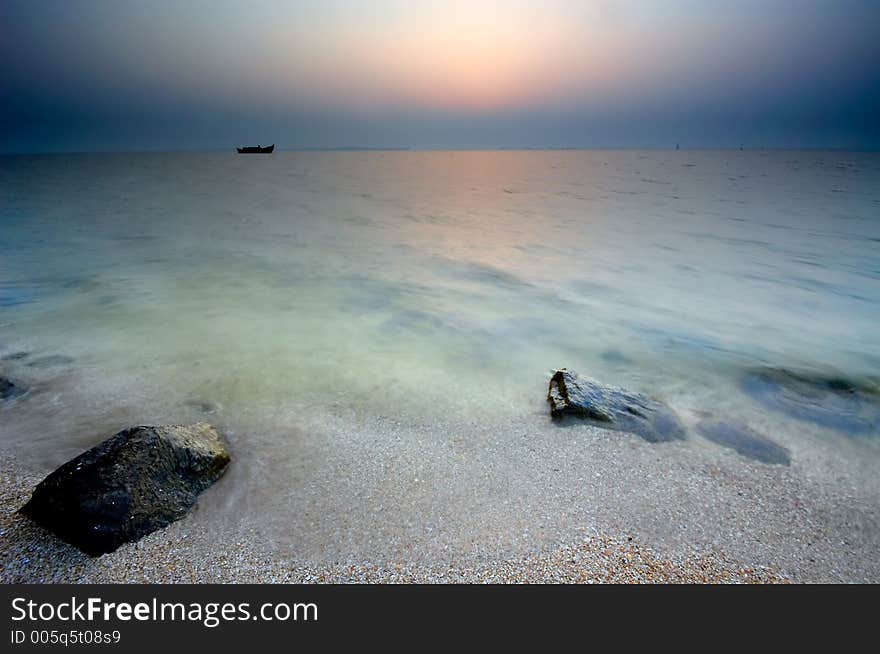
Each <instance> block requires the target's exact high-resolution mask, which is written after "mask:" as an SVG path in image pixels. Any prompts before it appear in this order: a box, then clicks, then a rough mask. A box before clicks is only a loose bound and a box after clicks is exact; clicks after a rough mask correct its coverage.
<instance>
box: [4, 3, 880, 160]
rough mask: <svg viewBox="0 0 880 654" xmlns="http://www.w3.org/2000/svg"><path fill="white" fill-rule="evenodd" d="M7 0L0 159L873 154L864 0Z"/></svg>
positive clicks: (878, 72)
mask: <svg viewBox="0 0 880 654" xmlns="http://www.w3.org/2000/svg"><path fill="white" fill-rule="evenodd" d="M661 5H662V6H661ZM47 6H48V7H51V10H47V9H46V8H47ZM0 7H2V9H0V11H2V26H3V27H2V29H3V38H2V39H0V55H2V56H3V57H4V60H5V61H7V62H10V63H11V65H8V66H6V67H4V70H3V72H2V79H0V81H2V90H3V99H4V105H5V107H4V109H3V110H2V111H3V112H4V115H3V118H5V122H6V123H8V124H10V125H12V126H13V128H14V132H15V135H14V137H10V136H9V135H4V136H3V141H2V142H0V147H2V148H3V149H5V150H13V151H14V150H17V149H20V148H22V147H32V144H33V143H34V142H35V141H38V142H40V143H42V145H41V146H40V148H41V149H42V148H47V149H54V148H61V149H69V148H72V147H82V146H80V145H78V144H79V142H80V140H81V139H82V137H83V136H84V135H85V136H88V137H89V138H87V139H84V142H85V143H88V142H90V141H98V142H100V143H102V144H103V145H102V147H105V148H109V149H115V148H124V147H139V146H142V141H144V142H148V143H154V142H156V139H157V138H159V140H162V141H168V142H169V143H180V142H181V140H182V141H183V142H184V144H185V145H186V147H206V146H211V145H214V146H219V145H220V144H221V142H222V143H225V142H226V141H227V140H228V139H229V138H233V139H234V138H235V137H236V136H237V135H238V134H239V133H241V134H242V135H244V134H253V133H255V132H256V133H258V134H259V135H260V136H259V137H258V138H262V135H263V134H265V138H268V139H273V140H283V141H284V142H285V144H286V145H288V146H289V147H338V146H344V145H366V146H376V147H386V146H388V147H397V146H403V147H506V146H512V147H517V146H541V145H546V146H551V147H558V146H567V145H572V146H591V145H593V146H624V147H632V146H639V145H643V146H646V147H654V146H656V145H658V144H660V143H664V144H668V142H669V141H670V140H674V141H685V142H688V141H690V142H691V143H692V144H693V145H696V146H700V147H712V146H717V145H721V146H724V145H726V146H732V145H735V144H736V143H739V142H742V141H748V142H755V143H757V142H761V143H762V144H765V145H768V146H780V145H781V146H799V145H800V146H809V147H816V146H832V147H854V146H855V147H876V146H877V145H878V143H880V132H878V129H877V124H876V122H877V121H876V119H872V118H871V116H872V115H873V114H875V113H876V111H875V109H877V107H878V106H880V101H878V98H880V64H878V61H880V45H878V43H880V39H878V38H877V34H878V33H880V7H878V6H877V5H876V4H874V3H870V2H867V1H864V0H844V1H842V2H831V1H830V0H829V1H825V2H823V1H820V0H803V1H796V0H777V1H776V2H756V1H752V0H748V1H746V2H736V3H734V2H722V1H717V2H695V1H693V0H675V1H673V2H669V3H656V2H650V1H648V0H597V1H596V2H578V1H576V0H549V1H547V2H528V1H526V0H506V1H504V0H483V1H479V2H477V1H472V2H465V1H463V0H449V1H446V2H440V1H438V0H409V1H403V0H376V1H375V2H359V1H355V0H329V1H326V2H314V1H303V2H289V3H288V2H281V1H277V0H263V1H261V2H255V3H247V4H245V3H237V2H231V1H222V2H205V1H203V0H199V1H194V2H188V3H180V4H178V3H173V2H169V1H167V0H160V1H157V2H151V3H145V4H137V5H134V4H131V3H110V2H103V1H101V0H73V1H71V2H58V1H56V0H50V1H49V2H47V3H41V4H40V8H39V10H37V8H36V6H35V5H34V4H33V3H29V2H23V1H21V0H3V2H2V3H0ZM59 121H60V122H59ZM486 121H490V123H487V122H486ZM65 125H67V127H65ZM135 126H137V129H135ZM780 126H781V127H782V131H781V132H780V131H779V130H777V128H778V127H780ZM796 126H799V127H798V128H797V129H795V127H796ZM230 132H232V133H231V134H230ZM121 133H122V134H125V136H120V134H121ZM768 134H774V135H775V136H774V138H776V139H777V140H778V141H779V142H778V143H773V142H769V143H768V142H766V140H767V138H768ZM221 139H222V141H221Z"/></svg>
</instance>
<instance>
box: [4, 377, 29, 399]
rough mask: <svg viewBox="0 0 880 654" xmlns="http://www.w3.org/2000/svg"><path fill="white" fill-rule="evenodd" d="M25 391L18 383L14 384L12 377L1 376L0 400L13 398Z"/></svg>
mask: <svg viewBox="0 0 880 654" xmlns="http://www.w3.org/2000/svg"><path fill="white" fill-rule="evenodd" d="M23 393H24V389H23V388H22V387H21V386H18V385H17V384H13V383H12V380H11V379H6V377H0V400H11V399H12V398H14V397H18V396H19V395H22V394H23Z"/></svg>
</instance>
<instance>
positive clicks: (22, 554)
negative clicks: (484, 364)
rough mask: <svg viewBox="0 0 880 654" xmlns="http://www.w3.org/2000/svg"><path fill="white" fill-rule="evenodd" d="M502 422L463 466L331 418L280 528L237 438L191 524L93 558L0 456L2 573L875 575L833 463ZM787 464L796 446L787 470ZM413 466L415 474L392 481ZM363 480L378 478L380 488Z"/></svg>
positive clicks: (866, 522)
mask: <svg viewBox="0 0 880 654" xmlns="http://www.w3.org/2000/svg"><path fill="white" fill-rule="evenodd" d="M512 428H513V425H506V426H504V428H502V429H500V430H499V431H500V433H502V434H504V435H505V438H510V439H511V440H510V441H506V442H504V443H502V440H501V438H500V437H499V440H494V441H493V440H492V439H491V438H488V439H486V440H484V441H482V442H478V443H471V445H470V448H471V449H470V451H466V450H462V449H459V454H463V455H464V456H459V457H454V456H453V457H448V456H445V455H441V454H439V452H442V451H445V450H446V448H445V446H444V445H445V444H449V443H452V442H455V441H457V439H458V438H460V436H461V434H455V433H452V434H451V435H448V436H447V437H446V438H448V439H449V443H445V444H443V443H441V444H435V445H432V446H430V447H426V446H425V445H424V443H425V442H426V441H427V440H429V439H426V434H430V435H432V436H434V437H436V438H438V439H440V438H441V436H440V435H439V433H432V432H429V431H422V430H420V429H411V428H406V427H402V426H400V425H391V424H388V423H387V421H386V422H383V421H375V422H373V423H371V424H367V425H361V429H360V431H357V432H352V431H351V426H350V425H347V424H345V421H339V422H338V424H336V425H335V427H334V426H331V425H330V423H327V424H325V425H324V430H325V433H324V434H323V437H324V438H327V439H328V440H330V441H332V442H336V443H343V442H344V443H345V444H346V445H345V447H340V448H338V449H337V452H336V456H337V460H336V461H334V462H333V465H331V466H329V467H327V468H326V469H324V468H323V467H319V468H318V469H317V470H316V469H315V468H314V466H311V470H312V472H311V478H310V480H309V481H303V475H304V474H305V473H304V472H303V471H300V470H296V469H294V470H290V469H287V470H286V472H285V474H286V475H289V478H290V479H299V482H298V483H300V484H302V485H303V486H305V487H309V488H312V489H313V490H314V488H316V487H317V488H320V487H325V488H327V489H329V488H331V484H333V483H335V484H336V485H337V488H336V490H337V493H333V492H329V491H325V492H316V493H315V495H313V496H309V495H308V494H307V493H306V492H305V491H304V490H303V489H302V488H299V489H295V492H294V494H293V498H294V499H292V498H290V497H288V498H287V501H291V502H293V501H295V502H297V503H298V505H299V506H301V507H303V508H302V509H300V510H299V511H295V512H292V511H291V510H290V509H288V510H287V512H286V513H285V514H284V516H285V518H284V519H283V520H280V519H273V511H274V510H275V509H276V508H277V501H278V499H277V497H275V496H277V495H278V492H279V491H278V487H277V486H274V485H273V486H272V487H271V490H268V489H267V490H266V491H265V492H264V493H260V492H258V489H257V488H256V487H257V486H258V485H259V483H260V480H261V479H262V480H265V479H266V477H268V476H271V475H275V474H279V470H278V469H273V470H269V469H267V470H266V471H265V476H260V475H259V474H257V473H255V472H254V470H255V468H258V467H261V466H266V467H267V468H268V467H269V466H268V465H267V463H266V462H265V461H264V460H262V459H260V458H259V457H257V456H255V455H254V454H253V453H248V451H247V450H246V449H245V448H244V447H243V439H242V440H239V439H240V438H241V436H238V437H235V436H234V437H233V438H232V446H231V447H232V451H233V452H234V454H233V456H234V460H233V464H232V465H231V466H230V469H229V471H228V473H227V475H226V476H225V477H224V478H222V479H221V480H220V482H218V483H217V484H216V485H215V487H213V488H211V489H209V490H208V491H207V492H206V493H204V495H203V496H202V497H201V498H200V500H199V503H198V505H197V506H196V507H195V509H194V510H193V511H192V512H191V513H190V514H189V515H187V516H186V517H185V518H184V519H182V520H180V521H178V522H176V523H174V524H172V525H171V526H170V527H168V528H166V529H163V530H160V531H158V532H154V533H153V534H151V535H149V536H147V537H145V538H144V539H142V540H141V541H139V542H137V543H133V544H128V545H124V546H122V547H121V548H120V549H119V550H117V551H116V552H113V553H111V554H107V555H104V556H102V557H100V558H91V557H89V556H86V555H85V554H82V553H81V552H79V551H78V550H76V549H75V548H73V547H71V546H69V545H66V544H65V543H63V542H61V541H60V540H58V539H57V538H56V537H54V536H53V535H51V534H49V533H48V532H46V531H44V530H43V529H41V528H39V527H37V526H35V525H33V524H32V523H31V522H30V521H29V520H28V519H27V518H25V517H24V516H21V515H19V514H17V513H16V510H17V509H18V508H19V507H20V506H21V505H23V504H24V502H25V501H26V500H27V499H28V497H29V493H30V490H31V489H32V488H33V486H34V485H35V484H36V483H38V482H39V480H40V479H41V478H42V477H43V476H44V475H45V474H46V473H47V472H49V471H50V470H49V468H46V469H43V468H41V466H39V465H35V464H33V463H32V462H24V461H22V460H18V459H16V458H13V457H11V456H9V455H5V456H4V457H3V458H2V472H3V474H2V475H0V479H2V517H0V525H2V526H0V579H2V581H4V582H7V583H9V582H15V583H17V582H163V583H164V582H236V581H238V582H254V581H258V582H474V583H482V582H587V583H590V582H614V583H616V582H623V583H642V582H685V583H696V582H785V581H794V582H870V581H876V580H877V579H878V578H880V573H878V570H877V567H878V562H877V559H876V557H874V556H873V555H872V552H875V551H876V548H877V547H878V544H877V543H876V533H875V532H874V530H873V529H872V528H871V525H872V524H875V522H874V521H875V520H877V518H878V516H877V503H876V502H875V501H874V499H873V498H871V497H870V496H868V497H865V496H864V495H862V496H859V495H858V494H857V491H856V489H855V488H853V492H854V494H853V495H851V496H842V495H841V494H840V493H839V491H838V490H837V489H836V486H835V485H832V484H831V483H830V480H831V479H837V478H838V475H839V474H840V473H841V472H842V471H841V470H840V469H837V470H835V469H834V468H835V466H834V462H833V461H831V460H830V459H829V461H828V464H829V465H828V466H827V469H826V471H825V472H826V474H827V475H828V479H827V480H825V481H823V480H821V479H816V478H812V479H807V478H804V477H803V472H802V470H801V469H800V466H799V465H798V464H797V463H795V464H793V465H792V466H791V467H784V466H769V465H763V464H757V463H755V462H751V461H748V460H747V459H745V458H743V457H740V456H738V455H736V454H735V453H733V452H731V451H728V450H722V449H720V448H715V447H712V446H709V447H703V448H697V449H696V453H695V452H694V450H695V448H694V447H693V445H692V444H691V445H683V444H681V445H679V444H675V443H672V444H668V443H667V444H661V445H656V444H650V443H646V442H644V441H643V440H641V439H639V438H637V437H635V436H633V435H630V434H622V433H618V432H611V431H607V430H601V429H596V428H594V427H591V426H588V425H574V426H570V427H564V428H561V427H557V426H553V425H550V424H549V421H548V420H547V418H546V416H535V418H534V420H532V421H530V422H527V423H526V424H519V425H518V430H519V434H518V438H516V439H515V440H514V439H512V438H511V429H512ZM232 431H233V433H234V430H232ZM472 437H473V435H472ZM343 438H345V440H344V441H343V440H342V439H343ZM459 447H460V448H461V445H460V444H459ZM366 452H372V458H366V457H365V453H366ZM420 455H424V457H425V458H423V459H421V457H420ZM799 456H800V453H799V452H797V451H796V452H795V462H797V461H798V458H799ZM419 460H420V461H421V463H418V464H417V463H415V462H416V461H419ZM475 461H476V462H481V463H479V464H477V465H474V462H475ZM841 461H844V459H841ZM845 461H849V459H845ZM838 463H839V462H838ZM419 465H421V467H420V468H419V467H418V466H419ZM410 467H411V468H412V470H413V471H404V472H401V469H403V470H406V469H408V468H410ZM415 470H417V472H415ZM851 472H852V471H850V473H851ZM865 472H866V471H865ZM325 474H328V475H329V476H328V477H324V475H325ZM415 474H418V475H419V478H418V479H414V475H415ZM481 474H482V475H485V476H481ZM378 475H384V477H385V479H384V480H383V482H382V484H381V485H378V486H377V476H378ZM340 477H344V478H345V479H344V481H340ZM464 477H467V478H468V481H466V482H464V481H463V478H464ZM285 478H287V477H285ZM514 479H515V483H513V481H514ZM462 486H466V489H467V491H466V493H467V494H468V495H470V496H472V497H474V498H477V499H476V501H475V502H474V503H472V504H471V503H468V502H467V501H466V500H464V499H463V497H462V495H461V494H456V493H457V492H458V491H457V490H456V489H460V488H461V487H462ZM862 490H863V489H862ZM273 497H275V499H274V502H275V503H276V504H275V506H273ZM393 506H396V507H397V508H396V509H394V508H392V507H393ZM305 507H310V510H306V508H305Z"/></svg>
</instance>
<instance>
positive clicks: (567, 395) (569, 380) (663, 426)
mask: <svg viewBox="0 0 880 654" xmlns="http://www.w3.org/2000/svg"><path fill="white" fill-rule="evenodd" d="M547 402H548V403H549V404H550V415H551V416H553V417H554V418H563V417H565V416H574V417H576V418H581V419H583V420H589V421H590V422H592V423H593V424H595V425H596V426H598V427H603V428H605V429H616V430H619V431H626V432H631V433H633V434H636V435H638V436H641V437H642V438H644V439H645V440H646V441H648V442H650V443H661V442H667V441H673V440H681V439H684V437H685V430H684V427H683V426H682V424H681V422H680V421H679V419H678V416H676V415H675V413H674V412H673V411H672V409H670V408H669V407H668V406H666V405H665V404H663V403H662V402H659V401H658V400H655V399H653V398H650V397H647V396H645V395H641V394H639V393H632V392H630V391H627V390H625V389H623V388H615V387H613V386H606V385H604V384H601V383H599V382H597V381H595V380H593V379H589V378H587V377H582V376H580V375H578V374H577V373H576V372H574V371H573V370H567V369H565V368H562V369H561V370H557V371H556V372H555V373H553V376H552V377H551V379H550V388H549V389H548V392H547Z"/></svg>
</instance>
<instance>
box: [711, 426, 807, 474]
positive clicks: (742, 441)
mask: <svg viewBox="0 0 880 654" xmlns="http://www.w3.org/2000/svg"><path fill="white" fill-rule="evenodd" d="M697 431H698V432H699V433H700V435H702V436H703V437H704V438H706V439H708V440H710V441H712V442H713V443H716V444H718V445H720V446H722V447H726V448H729V449H731V450H734V451H735V452H736V453H737V454H740V455H742V456H744V457H747V458H749V459H754V460H755V461H760V462H761V463H771V464H780V465H786V466H787V465H789V464H790V463H791V456H790V454H789V452H788V450H787V449H785V448H784V447H782V446H781V445H777V444H776V443H774V442H773V441H771V440H770V439H769V438H767V437H766V436H763V435H761V434H759V433H758V432H756V431H754V430H753V429H751V428H750V427H749V426H748V425H744V424H742V423H739V422H725V421H722V420H703V421H702V422H700V423H698V424H697Z"/></svg>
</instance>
